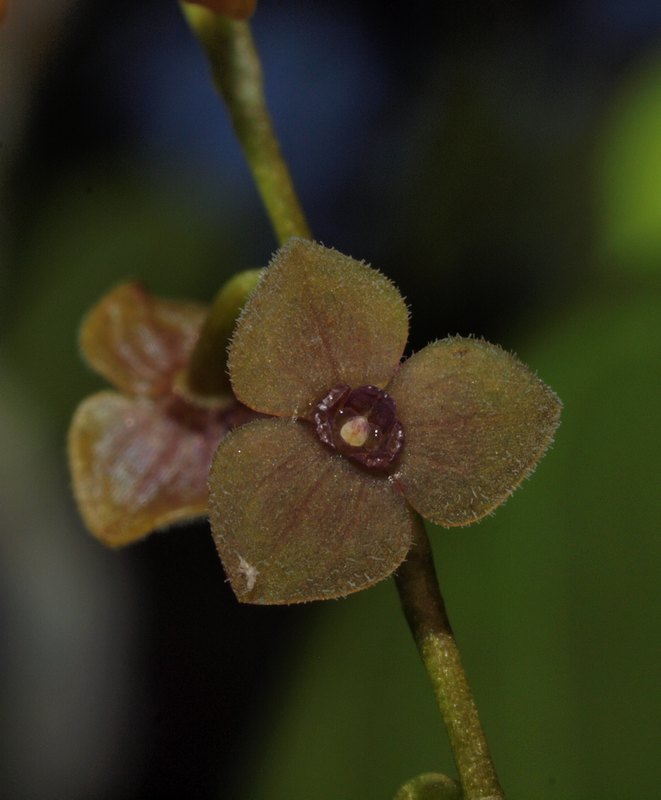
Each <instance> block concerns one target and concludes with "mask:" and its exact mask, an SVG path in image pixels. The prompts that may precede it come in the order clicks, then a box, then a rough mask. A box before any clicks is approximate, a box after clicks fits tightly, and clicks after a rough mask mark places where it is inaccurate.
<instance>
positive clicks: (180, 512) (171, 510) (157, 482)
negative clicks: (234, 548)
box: [69, 392, 228, 547]
mask: <svg viewBox="0 0 661 800" xmlns="http://www.w3.org/2000/svg"><path fill="white" fill-rule="evenodd" d="M227 427H228V426H227V423H226V419H225V417H223V416H221V415H219V414H218V413H215V414H214V413H211V412H206V411H198V412H196V416H192V417H191V416H190V415H189V414H188V413H186V412H182V409H181V408H170V409H168V408H166V407H165V405H164V404H159V403H156V402H154V401H152V400H149V399H147V398H127V397H124V396H123V395H120V394H117V393H115V392H100V393H99V394H95V395H93V396H92V397H89V398H87V400H84V401H83V402H82V403H81V404H80V406H79V407H78V409H77V411H76V413H75V415H74V418H73V420H72V423H71V428H70V430H69V460H70V464H71V473H72V477H73V488H74V494H75V496H76V500H77V501H78V506H79V508H80V510H81V514H82V516H83V519H84V521H85V524H86V525H87V527H88V528H89V529H90V531H91V532H92V533H93V534H94V535H95V536H96V537H97V538H98V539H100V540H101V541H102V542H104V543H105V544H106V545H109V546H111V547H117V546H120V545H124V544H128V543H130V542H132V541H134V540H136V539H140V538H142V537H143V536H146V535H147V534H148V533H150V532H151V531H153V530H155V529H157V528H161V527H163V526H166V525H170V524H171V523H174V522H180V521H183V520H186V519H190V518H192V517H197V516H202V515H204V514H205V513H206V507H207V474H208V471H209V465H210V464H211V460H212V457H213V453H214V450H215V449H216V447H217V446H218V442H219V441H220V439H221V438H222V436H223V435H224V434H225V433H226V432H227Z"/></svg>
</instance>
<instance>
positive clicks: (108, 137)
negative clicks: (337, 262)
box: [0, 0, 661, 800]
mask: <svg viewBox="0 0 661 800" xmlns="http://www.w3.org/2000/svg"><path fill="white" fill-rule="evenodd" d="M429 13H430V12H429V4H427V3H422V2H414V3H412V4H409V5H408V6H407V12H406V15H402V14H393V15H389V14H388V13H385V12H384V11H383V4H381V3H375V2H348V0H339V1H338V2H334V3H333V4H332V5H328V6H326V5H323V4H311V3H302V2H294V0H281V1H280V2H277V3H276V2H269V0H263V2H262V3H261V4H260V5H259V7H258V10H257V13H256V14H255V17H254V20H253V24H254V33H255V37H256V40H257V44H258V46H259V47H260V50H261V53H262V56H263V60H264V66H265V72H266V80H267V90H268V94H269V98H270V102H271V107H272V110H273V114H274V117H275V122H276V127H277V129H278V131H279V133H280V135H281V138H282V144H283V149H284V151H285V154H286V156H287V158H288V159H289V162H290V166H291V170H292V173H293V176H294V179H295V181H296V183H297V185H298V188H299V190H300V193H301V197H302V201H303V205H304V207H305V208H306V210H307V212H308V216H309V220H310V223H311V226H312V229H313V231H314V233H315V236H316V237H317V238H318V239H319V240H320V241H322V242H324V243H325V244H327V245H332V246H334V247H336V248H338V249H339V250H340V251H342V252H346V253H350V254H351V255H353V256H355V257H357V258H364V259H366V260H368V261H369V262H371V263H372V264H373V265H374V266H377V267H378V268H379V269H381V270H382V271H383V272H385V273H386V274H387V275H388V276H389V277H391V278H392V279H393V280H394V281H395V282H396V283H397V285H398V286H399V287H400V289H401V290H402V293H403V294H404V295H405V296H406V297H407V299H408V301H409V302H410V304H411V305H412V306H413V307H414V308H415V312H416V316H415V319H414V327H413V331H412V349H413V350H417V349H420V348H421V347H422V346H423V345H424V344H425V343H426V342H427V341H428V340H429V339H430V338H431V337H433V336H438V335H439V334H440V335H445V334H446V333H460V334H469V333H475V334H479V335H482V336H484V337H486V338H487V339H489V340H491V341H496V342H499V343H501V344H502V345H503V346H505V347H507V348H509V349H513V350H516V351H517V353H518V355H519V356H520V357H521V358H522V359H523V360H524V361H525V362H526V363H529V364H531V365H532V366H534V367H535V368H536V369H537V370H538V372H539V374H540V376H541V377H542V378H543V380H544V381H545V382H547V383H548V384H549V385H550V386H552V387H553V389H554V390H556V391H557V393H558V394H559V395H560V397H561V398H562V400H563V401H564V405H565V410H564V413H563V422H562V425H561V428H560V430H559V433H558V437H557V441H556V444H555V447H554V450H553V451H552V452H551V453H550V455H549V456H548V457H547V458H546V459H545V460H544V461H543V463H542V464H541V465H540V468H539V469H538V471H537V472H536V474H535V478H534V480H533V481H531V482H530V483H529V484H528V485H527V486H526V487H525V488H524V490H523V491H521V492H519V493H518V494H517V496H516V497H515V498H514V499H513V500H512V501H511V502H509V503H508V504H507V505H506V506H505V507H504V508H503V509H501V510H499V512H498V514H497V515H496V516H495V517H493V518H491V519H488V520H487V521H485V522H482V523H480V524H479V525H478V526H476V527H472V528H470V529H468V530H451V531H438V532H437V535H435V536H434V537H433V541H434V546H435V549H436V555H437V558H438V562H439V567H440V571H441V576H442V579H443V581H444V583H445V587H446V600H447V603H448V607H449V611H450V614H451V617H452V619H453V622H454V626H455V628H456V631H457V634H458V639H459V643H460V645H461V647H462V649H463V654H464V661H465V664H466V668H467V671H468V674H469V677H470V678H471V680H472V682H473V684H474V690H475V694H476V697H477V701H478V704H479V706H480V710H481V714H482V717H483V721H484V724H485V728H486V731H487V735H488V736H489V739H490V742H491V745H492V749H493V755H494V758H495V761H496V764H497V766H498V769H499V773H500V776H501V779H502V783H503V785H504V786H505V788H506V790H507V791H508V796H509V797H510V798H512V800H517V798H520V800H524V798H529V797H535V798H537V800H547V798H548V800H551V798H560V797H562V798H563V800H591V799H592V798H596V797H599V798H600V800H610V799H611V798H612V800H628V799H629V798H631V800H634V798H635V800H639V798H653V797H656V796H657V795H658V786H659V782H660V780H661V774H660V773H661V770H660V768H659V762H658V754H657V749H658V748H657V741H658V730H659V720H660V718H661V707H660V706H661V704H660V700H659V692H658V664H659V659H660V656H661V644H660V643H659V637H658V619H659V616H660V615H661V591H660V590H659V579H658V575H659V567H660V565H661V540H660V538H659V536H658V520H659V514H658V477H657V476H658V445H657V442H658V439H659V432H660V425H659V419H658V408H659V392H658V365H659V356H660V355H661V352H660V351H661V331H660V327H661V322H660V320H661V314H660V313H659V311H660V308H659V306H660V303H659V300H660V294H661V89H660V88H659V87H661V10H660V7H659V4H658V3H654V2H652V0H640V1H639V2H634V3H627V4H624V3H615V2H605V3H596V2H591V1H590V0H581V1H579V0H575V2H555V3H554V2H546V3H532V2H531V1H529V2H526V1H525V0H522V1H521V2H517V3H514V2H510V3H506V4H500V5H499V6H498V7H497V8H495V7H494V6H493V4H490V3H486V2H478V3H477V4H475V3H474V4H469V5H465V4H464V5H459V6H457V5H456V4H455V5H449V6H447V7H444V8H443V10H442V11H441V12H440V13H441V20H440V22H439V23H438V24H430V20H429ZM0 93H1V96H2V114H1V115H0V143H1V148H2V149H1V150H0V153H1V155H2V157H1V158H0V178H1V183H0V191H1V192H2V205H1V207H2V209H3V214H2V218H1V221H0V225H1V227H0V231H1V237H0V381H1V385H2V387H3V388H2V392H1V393H0V408H1V409H2V414H1V415H0V435H1V436H2V442H3V446H2V448H1V452H0V548H1V558H0V565H1V566H0V570H1V575H0V581H1V582H0V620H1V621H2V630H3V633H4V637H3V642H2V646H1V647H0V658H1V659H2V665H1V668H2V675H3V683H2V692H3V695H4V696H3V698H2V699H3V705H4V707H5V709H6V713H5V714H4V715H3V719H2V723H1V724H2V726H3V728H4V730H2V734H3V736H2V739H3V742H4V744H3V750H2V764H1V767H0V769H1V772H2V774H3V777H4V781H3V797H6V798H8V800H21V799H22V798H31V799H32V798H35V799H36V800H51V798H52V799H53V800H55V799H56V798H57V799H58V800H59V799H60V798H62V797H66V798H70V800H78V798H80V800H83V798H85V800H97V798H98V800H101V798H104V799H105V798H112V800H115V799H117V800H134V799H135V800H138V798H145V797H151V796H160V797H162V798H167V797H175V796H177V797H181V796H189V797H195V798H199V799H200V800H204V798H212V797H223V798H225V800H262V798H263V799H264V800H266V798H268V800H280V799H281V798H282V800H284V799H285V798H287V800H299V798H300V799H301V800H303V798H305V799H307V798H308V797H310V796H312V795H314V797H315V800H338V798H347V800H351V798H356V799H357V798H366V799H367V800H371V798H374V800H381V798H388V797H391V796H392V795H393V794H394V792H395V790H396V788H397V786H399V784H400V783H401V782H402V781H404V780H406V779H408V778H409V777H411V776H412V775H414V774H416V773H420V772H424V771H429V770H437V769H438V770H448V771H449V770H450V769H451V768H450V766H449V765H450V757H449V753H448V752H447V750H446V749H445V744H444V734H443V732H442V730H441V727H440V724H439V723H438V721H437V719H436V715H435V712H434V707H433V702H432V697H431V692H430V690H429V687H428V686H427V682H426V677H425V675H424V673H423V670H422V668H421V666H420V665H419V664H418V660H417V654H416V652H415V648H414V647H413V645H412V643H411V642H410V641H409V634H408V631H407V630H406V625H405V623H404V621H403V618H402V617H401V615H400V613H399V610H398V608H397V598H396V593H395V590H394V587H393V586H392V585H390V583H388V582H387V583H385V584H383V585H380V586H378V587H376V588H375V589H373V590H370V591H369V592H365V593H362V594H361V595H358V596H356V597H353V598H349V599H348V600H346V601H342V602H338V603H334V604H324V605H323V607H321V606H309V607H303V608H292V609H282V608H253V607H247V606H246V607H240V606H238V605H237V604H236V603H235V601H234V599H233V597H232V594H231V591H230V590H229V587H228V586H227V585H226V584H225V583H224V582H223V577H222V573H221V571H220V567H219V564H218V560H217V556H216V554H215V552H214V547H213V543H212V541H211V537H210V535H209V532H208V528H207V526H206V525H199V526H196V527H190V528H181V529H178V530H173V531H170V532H167V533H164V534H160V535H158V536H154V537H150V539H149V540H147V541H145V542H143V543H140V544H138V545H136V546H135V547H132V548H129V549H126V550H123V551H121V552H118V553H109V552H107V551H106V550H105V549H103V548H101V546H100V545H98V544H97V543H96V542H94V541H93V540H92V539H91V538H90V537H88V535H87V534H86V533H85V532H84V530H83V527H82V524H81V523H80V521H79V519H78V516H77V514H76V512H75V509H74V506H73V501H72V499H71V497H70V492H69V487H68V478H67V475H66V465H65V456H64V438H65V432H66V428H67V425H68V421H69V417H70V415H71V413H72V411H73V409H74V408H75V406H76V404H77V402H78V401H79V400H80V399H81V398H82V397H83V396H85V395H86V394H88V393H90V392H91V391H94V390H95V389H98V388H100V386H101V385H102V381H101V380H100V379H98V378H96V377H95V376H93V375H92V374H91V373H90V372H89V371H87V370H86V368H85V367H84V365H83V364H82V362H81V361H80V360H79V357H78V354H77V352H76V333H77V328H78V324H79V321H80V319H81V317H82V315H83V313H84V311H85V310H86V309H87V308H88V307H89V306H90V305H91V304H92V303H93V302H94V300H95V299H97V298H98V297H99V296H100V295H101V294H102V293H103V292H104V291H105V290H106V289H108V288H109V287H110V286H112V285H114V284H116V283H118V282H120V281H122V280H125V279H127V278H135V279H140V280H141V281H143V282H144V283H146V284H147V285H148V286H149V288H150V289H151V290H152V291H153V292H154V293H155V294H158V295H163V296H170V297H177V296H179V297H182V298H184V297H185V298H189V297H190V298H193V299H197V300H200V301H203V302H208V301H209V299H210V298H211V297H212V296H213V294H214V292H215V291H216V289H217V288H218V287H219V286H220V285H221V283H223V282H224V280H226V278H227V277H228V276H229V274H230V273H231V272H233V271H235V270H238V269H243V268H246V267H252V266H260V265H262V264H264V263H265V262H266V260H267V259H268V257H269V255H270V254H271V252H272V251H273V250H275V247H276V243H275V241H274V239H273V237H272V234H271V231H270V228H269V225H268V222H267V220H266V217H265V214H264V212H263V210H262V209H261V206H260V204H259V202H258V199H257V194H256V191H255V190H254V188H253V186H252V184H251V182H250V178H249V173H248V169H247V167H246V166H245V164H244V163H243V161H242V158H241V154H240V151H239V147H238V145H237V144H236V142H235V141H234V138H233V135H232V133H231V131H230V128H229V124H228V121H227V118H226V115H225V113H224V110H223V109H222V108H221V106H220V103H219V102H218V100H217V98H216V96H215V95H214V92H213V89H212V87H211V83H210V80H209V79H208V71H207V67H206V64H205V62H204V59H203V56H202V54H201V52H200V51H199V49H198V48H197V46H196V44H195V43H194V42H193V41H192V39H191V36H190V34H189V32H188V30H187V28H186V26H185V25H184V23H183V21H182V20H181V18H180V16H179V12H178V9H177V6H176V3H174V2H166V0H146V1H145V2H143V3H139V4H136V3H129V2H126V1H123V2H118V0H114V2H112V3H110V2H109V1H108V0H97V1H96V2H91V0H79V1H78V2H75V3H74V2H66V0H58V2H53V0H49V2H44V0H22V2H21V3H13V4H12V5H11V6H10V7H9V10H8V14H7V18H6V21H5V24H4V26H3V28H2V29H1V30H0Z"/></svg>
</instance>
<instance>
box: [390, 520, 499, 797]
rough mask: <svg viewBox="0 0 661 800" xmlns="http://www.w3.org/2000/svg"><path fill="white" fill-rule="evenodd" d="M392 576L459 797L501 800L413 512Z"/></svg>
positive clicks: (425, 543)
mask: <svg viewBox="0 0 661 800" xmlns="http://www.w3.org/2000/svg"><path fill="white" fill-rule="evenodd" d="M395 580H396V583H397V588H398V590H399V595H400V599H401V602H402V607H403V609H404V614H405V616H406V619H407V621H408V624H409V627H410V628H411V632H412V633H413V638H414V639H415V643H416V645H417V646H418V650H419V651H420V655H421V656H422V660H423V662H424V665H425V668H426V669H427V673H428V675H429V677H430V679H431V682H432V686H433V688H434V694H435V695H436V700H437V702H438V706H439V708H440V711H441V714H442V716H443V720H444V722H445V725H446V728H447V731H448V736H449V739H450V746H451V748H452V753H453V755H454V760H455V763H456V766H457V770H458V772H459V780H460V782H461V786H462V790H463V797H464V800H503V798H504V794H503V790H502V789H501V787H500V784H499V783H498V778H497V777H496V771H495V769H494V766H493V762H492V761H491V756H490V755H489V749H488V747H487V742H486V739H485V736H484V731H483V730H482V726H481V724H480V720H479V717H478V714H477V708H476V706H475V701H474V700H473V696H472V694H471V690H470V687H469V685H468V681H467V679H466V674H465V672H464V669H463V667H462V665H461V658H460V656H459V650H458V648H457V643H456V641H455V638H454V635H453V633H452V628H451V627H450V622H449V620H448V615H447V612H446V610H445V604H444V602H443V597H442V596H441V592H440V589H439V586H438V580H437V578H436V571H435V569H434V560H433V556H432V552H431V547H430V545H429V539H428V538H427V534H426V532H425V528H424V523H423V522H422V519H421V518H420V517H419V516H417V515H416V524H415V538H414V542H413V547H412V548H411V551H410V553H409V555H408V558H407V560H406V561H405V562H404V564H403V565H402V566H401V567H400V568H399V570H398V572H397V574H396V576H395Z"/></svg>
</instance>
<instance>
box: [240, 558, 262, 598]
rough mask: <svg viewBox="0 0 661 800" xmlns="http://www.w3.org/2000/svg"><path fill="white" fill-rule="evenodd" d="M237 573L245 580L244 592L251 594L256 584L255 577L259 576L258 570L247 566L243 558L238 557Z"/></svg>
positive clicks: (250, 565)
mask: <svg viewBox="0 0 661 800" xmlns="http://www.w3.org/2000/svg"><path fill="white" fill-rule="evenodd" d="M238 569H239V572H240V574H241V575H243V577H244V578H245V579H246V591H247V592H252V590H253V589H254V588H255V583H257V576H258V575H259V570H258V569H257V567H254V566H253V565H252V564H249V563H248V562H247V561H246V560H245V558H244V557H243V556H239V568H238Z"/></svg>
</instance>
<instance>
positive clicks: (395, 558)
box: [209, 419, 412, 604]
mask: <svg viewBox="0 0 661 800" xmlns="http://www.w3.org/2000/svg"><path fill="white" fill-rule="evenodd" d="M209 518H210V520H211V526H212V530H213V535H214V540H215V542H216V546H217V547H218V551H219V553H220V556H221V558H222V561H223V564H224V566H225V571H226V572H227V575H228V577H229V580H230V583H231V584H232V588H233V589H234V592H235V594H236V596H237V597H238V599H239V600H241V601H243V602H248V603H267V604H273V603H298V602H306V601H309V600H322V599H331V598H335V597H342V596H344V595H347V594H351V593H352V592H357V591H359V590H360V589H365V588H367V587H368V586H371V585H372V584H374V583H376V582H377V581H379V580H381V579H383V578H386V577H387V576H388V575H390V574H391V573H392V572H393V571H394V570H395V569H396V568H397V567H398V566H399V564H400V563H401V562H402V561H403V559H404V557H405V556H406V553H407V551H408V549H409V546H410V542H411V537H412V521H411V515H410V511H409V509H408V507H407V505H406V503H405V502H404V500H403V498H402V497H401V495H398V494H397V493H396V492H395V491H394V489H393V487H392V485H391V484H390V482H389V481H388V479H387V478H384V477H376V476H374V475H370V474H368V473H367V472H364V471H361V470H360V469H359V468H357V467H354V466H353V465H352V464H350V463H349V462H348V461H347V460H346V459H343V458H342V457H341V456H337V455H334V454H332V453H331V452H329V451H328V450H326V448H325V447H324V446H323V445H322V444H321V443H320V442H319V441H318V440H317V438H316V437H315V435H314V433H313V432H312V430H311V428H310V427H309V426H308V425H307V424H305V423H301V422H293V421H290V420H280V419H269V420H259V421H257V422H252V423H250V424H248V425H245V426H243V427H241V428H239V429H237V430H235V431H234V432H233V433H231V434H230V435H229V436H227V437H226V438H225V439H224V441H223V442H222V443H221V445H220V447H219V448H218V451H217V453H216V455H215V457H214V461H213V465H212V467H211V472H210V475H209Z"/></svg>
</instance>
